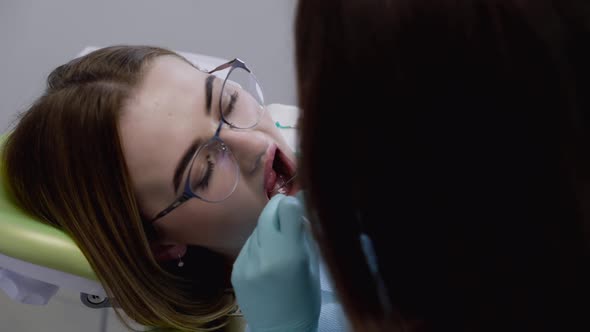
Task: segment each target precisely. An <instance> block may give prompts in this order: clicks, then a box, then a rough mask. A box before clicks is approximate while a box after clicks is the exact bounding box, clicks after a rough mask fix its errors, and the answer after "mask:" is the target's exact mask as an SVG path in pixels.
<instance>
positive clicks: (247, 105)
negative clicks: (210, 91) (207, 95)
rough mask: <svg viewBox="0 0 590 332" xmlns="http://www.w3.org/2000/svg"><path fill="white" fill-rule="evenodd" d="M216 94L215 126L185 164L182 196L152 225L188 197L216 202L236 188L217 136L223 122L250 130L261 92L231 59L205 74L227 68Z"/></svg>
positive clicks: (234, 167) (233, 168)
mask: <svg viewBox="0 0 590 332" xmlns="http://www.w3.org/2000/svg"><path fill="white" fill-rule="evenodd" d="M228 68H229V71H228V73H227V76H226V77H225V80H224V81H223V85H222V87H221V92H220V94H219V104H218V109H217V111H219V114H220V121H219V125H218V126H217V130H215V134H214V135H213V137H211V138H210V139H209V140H208V141H207V142H206V143H205V144H203V145H202V146H201V147H200V148H199V149H197V151H196V152H195V154H194V155H193V157H192V159H191V161H190V162H189V164H188V165H189V167H188V170H187V171H185V173H184V174H185V176H186V181H185V183H184V190H183V193H182V195H181V196H180V197H179V198H177V199H176V200H175V201H174V202H172V204H170V205H169V206H168V207H167V208H165V209H164V210H162V212H160V213H158V214H157V215H156V216H155V217H154V218H153V219H152V221H151V222H152V223H153V222H154V221H156V220H157V219H160V218H162V217H164V216H165V215H167V214H168V213H170V212H171V211H172V210H174V209H175V208H177V207H178V206H180V205H181V204H182V203H184V202H186V201H187V200H189V199H191V198H198V199H200V200H203V201H206V202H210V203H217V202H221V201H223V200H225V199H227V198H228V197H229V196H230V195H231V194H232V193H233V192H234V190H235V189H236V187H237V185H238V181H239V179H240V168H239V166H238V163H237V161H236V159H235V157H234V155H233V153H232V152H231V150H230V149H229V147H228V146H227V145H226V144H225V143H224V142H223V140H222V139H221V137H219V133H220V131H221V128H222V126H223V124H224V123H225V124H226V125H228V126H229V127H230V128H234V129H251V128H254V127H255V126H256V125H257V124H258V122H260V119H261V118H262V116H263V114H264V111H265V107H264V97H263V96H262V89H261V87H260V85H259V84H258V81H257V80H256V77H255V76H254V74H253V73H252V71H251V70H250V69H249V68H248V67H247V66H246V64H245V63H244V62H243V61H242V60H240V59H233V60H231V61H229V62H227V63H224V64H222V65H220V66H218V67H216V68H214V69H212V70H210V71H209V72H208V73H209V74H212V73H214V72H217V71H221V70H224V69H228Z"/></svg>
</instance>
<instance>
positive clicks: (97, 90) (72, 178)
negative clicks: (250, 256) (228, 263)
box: [3, 46, 235, 331]
mask: <svg viewBox="0 0 590 332" xmlns="http://www.w3.org/2000/svg"><path fill="white" fill-rule="evenodd" d="M164 55H169V56H178V55H176V54H175V53H173V52H171V51H168V50H165V49H162V48H156V47H148V46H113V47H108V48H103V49H99V50H97V51H94V52H92V53H90V54H88V55H86V56H83V57H80V58H77V59H74V60H72V61H70V62H69V63H67V64H65V65H63V66H60V67H58V68H57V69H55V70H54V71H53V72H52V73H51V74H50V75H49V77H48V80H47V88H46V91H45V93H44V94H43V95H42V96H41V97H40V98H39V99H38V100H37V101H36V102H35V103H34V105H33V106H32V107H31V108H30V109H28V110H27V111H26V112H24V114H22V117H21V118H20V121H19V122H18V124H17V126H16V128H15V129H14V131H13V132H12V133H11V134H10V135H9V137H8V139H7V141H6V145H5V147H4V153H3V158H4V160H3V164H5V167H6V174H7V178H8V185H9V189H10V190H11V191H12V193H13V194H14V196H15V197H16V199H17V201H18V203H19V204H20V205H22V207H23V208H24V209H25V210H26V211H28V212H29V213H31V214H32V215H33V216H35V217H38V218H39V219H41V220H43V221H44V222H46V223H48V224H50V225H53V226H55V227H58V228H60V229H62V230H64V231H65V232H66V233H67V234H69V235H70V236H71V237H72V238H73V240H74V241H75V242H76V244H77V245H78V246H79V247H80V249H81V250H82V252H83V253H84V255H85V256H86V258H87V259H88V261H89V262H90V265H91V266H92V268H93V269H94V271H95V272H96V275H97V276H98V278H99V279H100V281H101V282H102V283H103V285H104V286H105V288H106V290H107V292H108V293H109V295H110V296H112V297H113V299H114V302H115V303H116V305H117V306H118V307H120V308H122V309H123V311H124V312H125V314H126V315H127V316H129V317H130V318H131V319H132V320H133V321H135V322H137V323H139V324H141V325H145V326H152V327H164V328H166V327H170V328H176V329H180V330H195V331H197V330H202V329H207V328H215V327H220V326H222V325H224V324H225V323H226V317H227V314H228V312H230V311H231V310H233V309H234V307H235V303H234V300H233V298H232V297H229V296H228V295H226V294H225V292H224V290H225V289H226V287H227V286H228V285H227V280H228V276H227V271H228V270H227V269H226V268H225V266H224V263H223V261H222V258H221V257H219V256H217V255H215V254H213V253H211V252H209V251H207V250H205V249H202V248H191V249H190V250H189V252H188V253H187V256H185V257H183V260H185V261H188V262H187V264H186V266H185V267H184V268H183V269H174V266H173V265H172V264H170V265H171V266H161V265H160V264H159V263H158V262H156V261H155V260H154V256H153V255H152V252H151V250H150V245H149V240H150V236H154V234H152V233H151V232H146V231H145V230H146V229H145V227H144V225H143V222H142V217H141V213H140V211H139V210H138V207H137V202H136V199H135V195H134V192H133V190H132V186H131V181H130V177H129V174H128V172H127V167H126V164H125V159H124V156H123V154H122V150H121V142H120V136H119V132H118V119H119V117H120V116H121V112H122V110H123V109H124V106H125V103H126V102H127V101H128V99H129V98H130V96H131V95H132V94H133V92H134V88H135V87H137V86H138V83H139V82H140V81H141V79H142V75H143V73H144V72H145V70H146V68H149V64H150V60H152V59H154V58H155V57H158V56H164ZM164 265H166V264H164ZM173 271H182V273H183V274H184V275H179V273H178V272H176V273H173Z"/></svg>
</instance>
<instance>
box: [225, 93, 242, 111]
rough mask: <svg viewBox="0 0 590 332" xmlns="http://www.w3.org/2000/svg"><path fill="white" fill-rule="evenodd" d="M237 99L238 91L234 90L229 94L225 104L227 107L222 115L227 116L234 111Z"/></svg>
mask: <svg viewBox="0 0 590 332" xmlns="http://www.w3.org/2000/svg"><path fill="white" fill-rule="evenodd" d="M237 100H238V92H237V91H234V92H233V93H232V94H231V96H230V99H229V103H228V104H227V109H226V111H225V114H223V115H224V116H229V115H230V114H231V113H232V112H233V111H234V108H235V106H236V101H237Z"/></svg>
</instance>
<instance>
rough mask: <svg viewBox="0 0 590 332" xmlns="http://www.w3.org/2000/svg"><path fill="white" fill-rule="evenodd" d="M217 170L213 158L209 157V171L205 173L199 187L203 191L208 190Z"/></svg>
mask: <svg viewBox="0 0 590 332" xmlns="http://www.w3.org/2000/svg"><path fill="white" fill-rule="evenodd" d="M214 168H215V164H213V162H212V161H211V156H210V155H209V156H207V170H206V171H205V176H203V179H202V180H201V182H200V183H199V185H198V187H199V188H202V189H206V188H207V187H208V186H209V180H211V175H212V174H213V169H214Z"/></svg>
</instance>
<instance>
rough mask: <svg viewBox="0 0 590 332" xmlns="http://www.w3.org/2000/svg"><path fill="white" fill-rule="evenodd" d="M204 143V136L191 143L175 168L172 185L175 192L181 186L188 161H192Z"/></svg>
mask: <svg viewBox="0 0 590 332" xmlns="http://www.w3.org/2000/svg"><path fill="white" fill-rule="evenodd" d="M201 144H203V139H202V138H197V139H195V140H194V141H193V142H192V143H191V145H190V146H189V147H188V149H186V151H184V154H183V155H182V158H180V161H179V162H178V165H176V169H175V170H174V178H173V179H172V185H173V186H174V192H175V193H176V192H178V186H180V180H182V175H184V170H185V169H186V167H187V166H188V163H189V162H190V161H191V158H192V157H193V155H194V154H195V152H196V151H197V150H198V149H199V147H201Z"/></svg>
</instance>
